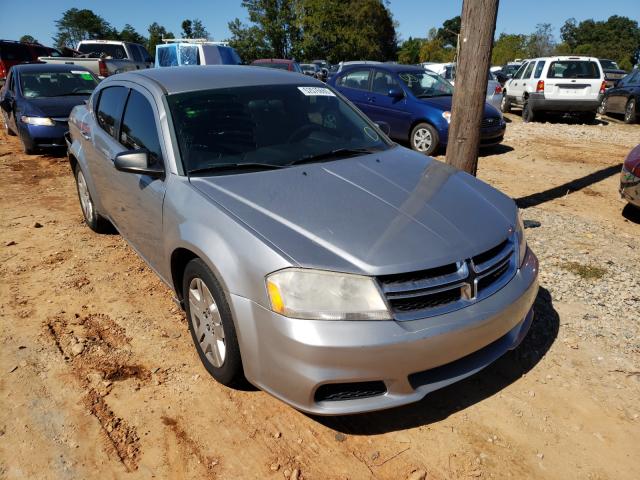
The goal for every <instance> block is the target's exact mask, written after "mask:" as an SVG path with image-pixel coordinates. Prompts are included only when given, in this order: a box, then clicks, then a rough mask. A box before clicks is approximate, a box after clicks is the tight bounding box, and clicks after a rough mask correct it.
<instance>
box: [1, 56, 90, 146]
mask: <svg viewBox="0 0 640 480" xmlns="http://www.w3.org/2000/svg"><path fill="white" fill-rule="evenodd" d="M97 84H98V79H97V78H96V77H95V76H94V75H93V74H92V73H91V72H90V71H89V70H87V69H85V68H82V67H78V66H77V65H52V64H46V63H37V64H27V65H15V66H13V67H12V68H11V70H10V71H9V76H8V77H7V81H6V83H5V85H4V87H3V89H2V90H1V91H0V106H1V107H2V114H3V118H4V123H5V128H6V130H7V133H8V134H9V135H16V134H17V135H18V136H19V137H20V140H21V141H22V145H23V148H24V152H25V153H27V154H31V153H35V152H36V151H37V150H38V149H39V148H46V147H64V146H66V143H65V141H64V134H65V132H66V131H68V130H69V126H68V124H67V121H68V119H69V114H70V113H71V110H72V109H73V107H75V106H76V105H80V104H82V103H84V102H85V101H86V100H87V99H88V98H89V95H91V92H93V89H94V88H95V87H96V85H97Z"/></svg>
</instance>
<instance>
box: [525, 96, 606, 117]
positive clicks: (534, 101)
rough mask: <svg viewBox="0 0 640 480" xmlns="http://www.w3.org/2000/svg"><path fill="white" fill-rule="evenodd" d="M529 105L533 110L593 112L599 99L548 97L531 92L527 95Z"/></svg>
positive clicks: (598, 104)
mask: <svg viewBox="0 0 640 480" xmlns="http://www.w3.org/2000/svg"><path fill="white" fill-rule="evenodd" d="M529 106H530V107H531V109H532V110H533V111H534V112H562V113H584V112H595V111H596V110H597V109H598V107H599V106H600V100H599V99H598V98H595V99H593V100H580V99H575V100H574V99H571V98H567V99H549V98H545V96H544V94H542V93H532V94H530V95H529Z"/></svg>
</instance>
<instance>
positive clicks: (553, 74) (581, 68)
mask: <svg viewBox="0 0 640 480" xmlns="http://www.w3.org/2000/svg"><path fill="white" fill-rule="evenodd" d="M547 78H590V79H595V78H600V67H598V64H597V63H596V62H589V61H585V60H561V61H557V62H551V64H550V65H549V71H548V72H547Z"/></svg>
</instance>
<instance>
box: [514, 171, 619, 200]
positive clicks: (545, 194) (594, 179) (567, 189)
mask: <svg viewBox="0 0 640 480" xmlns="http://www.w3.org/2000/svg"><path fill="white" fill-rule="evenodd" d="M621 169H622V164H621V163H619V164H616V165H611V166H610V167H605V168H602V169H600V170H596V171H595V172H592V173H590V174H588V175H585V176H584V177H580V178H576V179H575V180H571V181H570V182H566V183H563V184H562V185H558V186H557V187H553V188H549V189H547V190H544V191H542V192H538V193H532V194H530V195H527V196H525V197H520V198H516V199H514V200H515V202H516V204H517V205H518V207H519V208H529V207H537V206H538V205H540V204H541V203H545V202H549V201H551V200H555V199H556V198H560V197H564V196H565V195H568V194H570V193H574V192H577V191H579V190H582V189H583V188H586V187H589V186H591V185H593V184H594V183H598V182H601V181H602V180H604V179H606V178H609V177H611V176H612V175H617V174H619V173H620V170H621Z"/></svg>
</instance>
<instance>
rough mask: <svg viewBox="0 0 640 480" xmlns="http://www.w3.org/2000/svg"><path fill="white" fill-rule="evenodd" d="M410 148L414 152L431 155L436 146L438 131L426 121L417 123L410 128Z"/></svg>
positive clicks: (438, 139)
mask: <svg viewBox="0 0 640 480" xmlns="http://www.w3.org/2000/svg"><path fill="white" fill-rule="evenodd" d="M410 140H411V148H412V149H414V150H415V151H416V152H420V153H424V154H425V155H431V154H433V152H435V151H436V148H438V143H440V137H439V136H438V131H437V130H436V129H435V128H434V127H433V126H432V125H429V124H428V123H419V124H418V125H416V126H415V127H413V130H411V139H410Z"/></svg>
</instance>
